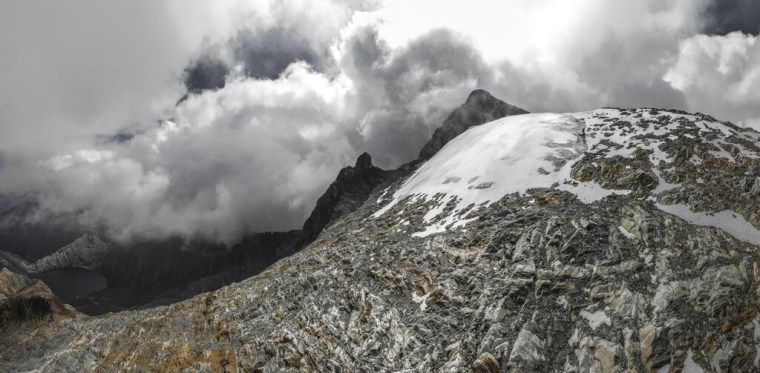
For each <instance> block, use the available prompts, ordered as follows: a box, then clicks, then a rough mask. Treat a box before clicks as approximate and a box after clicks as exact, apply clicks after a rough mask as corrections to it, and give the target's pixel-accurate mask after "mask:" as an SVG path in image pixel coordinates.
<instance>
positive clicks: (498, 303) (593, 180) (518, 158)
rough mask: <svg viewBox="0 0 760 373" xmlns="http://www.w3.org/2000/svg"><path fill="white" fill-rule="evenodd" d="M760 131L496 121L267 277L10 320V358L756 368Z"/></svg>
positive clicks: (5, 364)
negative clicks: (142, 301)
mask: <svg viewBox="0 0 760 373" xmlns="http://www.w3.org/2000/svg"><path fill="white" fill-rule="evenodd" d="M758 140H760V133H758V132H756V131H753V130H749V129H742V128H738V127H736V126H733V125H732V124H730V123H726V122H719V121H717V120H715V119H714V118H711V117H709V116H705V115H702V114H690V113H684V112H678V111H666V110H656V109H612V108H610V109H599V110H593V111H589V112H582V113H568V114H527V115H519V116H513V117H508V118H504V119H500V120H497V121H494V122H489V123H487V124H483V125H481V126H478V127H477V128H474V129H471V130H468V131H466V132H463V133H462V134H461V135H460V136H458V137H456V138H455V139H454V140H452V141H451V142H449V143H448V144H446V145H445V146H444V147H442V148H441V150H440V151H438V152H437V153H436V154H435V155H434V156H432V157H431V158H430V160H429V161H427V162H425V163H423V164H421V165H420V166H419V168H417V169H414V170H411V171H410V173H409V174H405V175H406V176H405V177H403V178H401V179H399V180H393V179H392V178H386V179H385V180H383V181H382V182H380V183H379V184H377V186H376V187H374V188H373V189H372V191H371V192H370V194H369V196H368V197H367V198H366V200H365V201H364V202H363V203H362V204H361V205H360V206H359V207H358V208H357V209H356V210H354V211H352V212H350V213H344V214H342V215H341V216H340V217H339V218H338V219H337V220H335V221H333V222H331V223H330V224H326V225H325V226H326V229H325V230H324V231H322V232H321V234H319V236H318V237H317V238H316V240H315V241H313V242H312V243H311V244H310V245H308V246H307V247H306V248H304V249H303V250H301V251H299V252H297V253H294V254H293V255H291V256H288V257H286V258H284V259H282V260H280V261H279V262H277V263H275V264H274V265H273V266H271V267H270V268H268V269H267V270H265V271H263V272H262V273H260V274H259V275H257V276H254V277H251V278H248V279H246V280H244V281H241V282H239V283H234V284H231V285H229V286H226V287H224V288H221V289H219V290H217V291H213V292H210V293H206V294H202V295H199V296H196V297H194V298H192V299H189V300H187V301H184V302H180V303H176V304H173V305H170V306H165V307H157V308H153V309H146V310H140V311H131V312H121V313H117V314H112V315H104V316H100V317H95V318H83V317H69V318H56V319H54V320H51V321H50V322H47V323H42V324H39V323H36V324H30V323H12V324H10V325H6V326H5V327H4V328H5V330H4V333H2V334H0V351H3V352H1V353H0V369H1V370H8V371H24V370H31V369H39V370H42V371H55V370H56V369H59V370H66V369H69V368H71V369H74V370H157V371H262V372H276V371H409V372H412V371H441V372H458V371H476V372H536V371H566V372H589V371H594V372H619V371H627V372H654V371H656V372H669V371H674V372H677V371H682V372H734V371H737V372H750V371H758V370H760V315H759V313H758V310H760V246H759V245H760V240H758V237H760V231H758V229H757V228H756V227H759V226H760V221H758V215H757V211H758V208H757V207H760V206H758V204H760V196H758V195H757V193H756V192H757V190H756V189H758V188H760V187H758V188H756V187H755V185H757V184H760V173H759V172H758V171H757V170H760V147H759V146H758V145H756V144H760V143H758Z"/></svg>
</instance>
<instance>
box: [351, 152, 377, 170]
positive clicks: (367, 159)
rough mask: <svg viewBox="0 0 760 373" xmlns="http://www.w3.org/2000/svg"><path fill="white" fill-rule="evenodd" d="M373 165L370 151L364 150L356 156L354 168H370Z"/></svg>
mask: <svg viewBox="0 0 760 373" xmlns="http://www.w3.org/2000/svg"><path fill="white" fill-rule="evenodd" d="M372 167H373V165H372V156H371V155H369V153H367V152H364V153H362V154H361V155H360V156H359V158H356V164H355V165H354V168H356V169H360V170H368V169H371V168H372Z"/></svg>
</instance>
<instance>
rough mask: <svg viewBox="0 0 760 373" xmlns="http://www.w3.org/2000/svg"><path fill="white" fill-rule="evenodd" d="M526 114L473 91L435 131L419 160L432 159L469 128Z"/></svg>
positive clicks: (486, 94) (480, 91) (487, 95)
mask: <svg viewBox="0 0 760 373" xmlns="http://www.w3.org/2000/svg"><path fill="white" fill-rule="evenodd" d="M527 113H528V112H527V111H525V110H523V109H520V108H519V107H516V106H512V105H510V104H507V103H506V102H504V101H501V100H499V99H498V98H496V97H493V96H492V95H491V94H490V93H488V92H486V91H484V90H482V89H477V90H474V91H472V93H470V96H469V97H468V98H467V101H466V102H465V103H464V104H462V106H460V107H458V108H456V109H455V110H454V111H453V112H452V113H451V114H449V117H448V118H446V121H444V122H443V125H442V126H441V127H440V128H438V129H436V130H435V132H434V133H433V138H431V139H430V141H428V142H427V144H425V146H423V147H422V150H421V151H420V159H422V160H427V159H430V158H432V157H433V156H434V155H435V154H436V153H438V151H439V150H441V148H443V146H444V145H446V143H448V142H449V141H451V139H453V138H455V137H457V136H459V135H460V134H462V133H463V132H464V131H466V130H467V129H468V128H470V127H474V126H478V125H481V124H483V123H487V122H490V121H492V120H496V119H499V118H503V117H506V116H510V115H518V114H527Z"/></svg>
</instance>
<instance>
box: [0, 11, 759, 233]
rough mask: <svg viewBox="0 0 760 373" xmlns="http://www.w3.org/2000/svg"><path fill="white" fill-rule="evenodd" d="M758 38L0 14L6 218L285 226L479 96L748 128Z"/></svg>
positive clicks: (534, 20) (484, 16)
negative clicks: (10, 213) (25, 212)
mask: <svg viewBox="0 0 760 373" xmlns="http://www.w3.org/2000/svg"><path fill="white" fill-rule="evenodd" d="M758 33H760V2H757V1H752V0H720V1H719V0H620V1H614V2H613V1H607V0H577V1H570V0H513V1H500V2H495V1H484V0H470V1H466V2H462V1H440V0H437V1H433V0H346V1H337V0H316V1H308V0H287V1H282V0H256V1H242V0H224V1H213V2H212V1H201V0H166V1H161V2H157V1H152V0H134V1H129V2H124V1H116V0H98V1H96V0H73V1H66V2H60V1H40V0H25V1H15V2H11V1H5V2H1V3H0V50H1V51H2V55H3V58H1V59H0V203H2V204H6V205H8V204H12V203H15V202H18V201H33V202H34V206H36V207H35V209H34V211H33V213H32V214H30V215H29V216H27V217H25V219H26V221H30V222H31V221H45V219H48V218H49V217H51V216H60V215H66V216H72V217H73V218H72V219H73V220H74V221H75V222H76V224H78V225H80V226H81V227H83V228H84V229H98V230H100V231H104V232H106V234H107V235H108V236H110V238H112V239H117V240H129V239H131V238H134V237H138V236H139V237H143V238H162V237H167V236H171V235H181V236H187V237H201V238H206V239H213V240H218V241H222V242H227V243H234V242H235V241H236V240H237V239H239V238H240V237H241V236H243V235H245V234H248V233H252V232H260V231H278V230H287V229H293V228H298V227H300V226H301V224H302V223H303V221H304V220H305V219H306V217H307V216H308V214H309V213H310V212H311V210H312V209H313V207H314V205H315V203H316V200H317V199H318V198H319V196H320V195H321V194H322V193H323V192H324V191H325V189H326V188H327V186H328V185H329V184H330V182H332V181H333V180H334V178H335V176H336V175H337V173H338V171H339V170H340V169H341V168H342V167H345V166H348V165H351V164H353V163H354V160H355V159H356V157H357V156H358V155H359V154H361V153H362V152H365V151H366V152H369V153H370V154H371V155H372V157H373V161H374V162H375V164H376V165H378V166H380V167H383V168H386V169H390V168H394V167H397V166H399V165H400V164H402V163H405V162H408V161H411V160H413V159H415V158H416V157H417V154H418V152H419V150H420V149H421V147H422V145H423V144H424V143H425V142H426V141H427V140H428V139H429V138H430V136H431V134H432V132H433V130H435V128H437V127H438V126H440V125H441V123H442V122H443V120H444V119H445V118H446V116H447V115H448V114H449V113H450V112H451V111H452V110H453V109H454V108H455V107H456V106H458V105H460V104H461V103H463V102H464V101H465V99H466V97H467V95H468V93H469V92H470V91H472V90H473V89H476V88H483V89H486V90H488V91H490V92H491V93H492V94H493V95H495V96H496V97H498V98H500V99H502V100H504V101H506V102H508V103H510V104H513V105H516V106H519V107H522V108H524V109H526V110H529V111H531V112H569V111H582V110H588V109H593V108H597V107H602V106H615V107H642V106H645V107H664V108H674V109H683V110H688V111H694V112H703V113H707V114H710V115H713V116H714V117H716V118H718V119H721V120H729V121H732V122H734V123H736V124H739V125H742V126H752V127H755V128H760V90H759V89H757V88H756V87H758V86H760V43H757V42H756V40H757V35H758Z"/></svg>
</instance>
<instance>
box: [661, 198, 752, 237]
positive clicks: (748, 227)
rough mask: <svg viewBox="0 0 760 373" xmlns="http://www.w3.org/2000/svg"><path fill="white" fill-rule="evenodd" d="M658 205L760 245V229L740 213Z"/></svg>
mask: <svg viewBox="0 0 760 373" xmlns="http://www.w3.org/2000/svg"><path fill="white" fill-rule="evenodd" d="M656 206H657V207H658V208H659V209H660V210H662V211H665V212H668V213H671V214H673V215H675V216H678V217H679V218H681V219H683V220H686V221H688V222H689V223H691V224H694V225H701V226H708V227H715V228H718V229H721V230H723V231H724V232H726V233H728V234H730V235H732V236H734V237H736V238H737V239H739V240H742V241H745V242H749V243H752V244H755V245H760V231H759V230H757V228H755V227H754V226H753V225H752V224H751V223H750V222H748V221H747V220H745V219H744V217H743V216H741V215H740V214H738V213H736V212H734V211H730V210H724V211H721V212H716V213H707V212H693V211H691V209H690V208H689V206H687V205H682V204H673V205H662V204H659V203H657V204H656Z"/></svg>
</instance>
